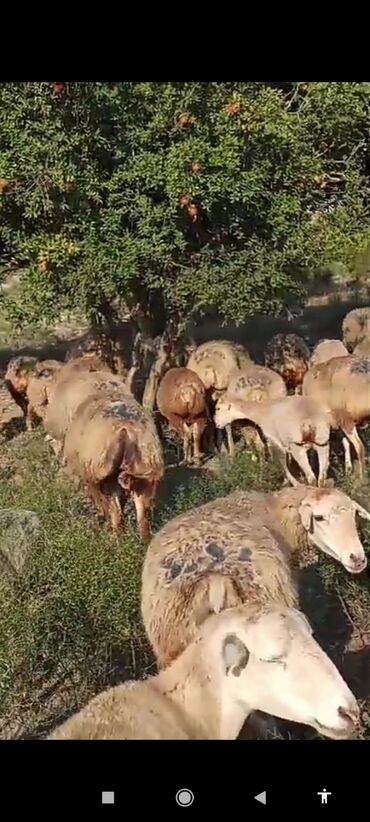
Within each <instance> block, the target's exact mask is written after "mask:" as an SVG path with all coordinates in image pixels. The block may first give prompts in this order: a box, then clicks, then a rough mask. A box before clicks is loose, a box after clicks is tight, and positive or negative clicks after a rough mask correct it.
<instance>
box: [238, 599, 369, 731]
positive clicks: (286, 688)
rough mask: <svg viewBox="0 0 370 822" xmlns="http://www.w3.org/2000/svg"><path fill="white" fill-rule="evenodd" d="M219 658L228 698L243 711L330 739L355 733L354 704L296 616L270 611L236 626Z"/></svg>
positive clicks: (290, 612)
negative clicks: (309, 729)
mask: <svg viewBox="0 0 370 822" xmlns="http://www.w3.org/2000/svg"><path fill="white" fill-rule="evenodd" d="M222 655H223V665H224V674H225V683H224V684H225V689H226V691H227V696H228V697H231V699H232V701H233V702H237V703H238V704H239V705H243V708H245V710H246V711H250V710H251V709H252V710H260V711H264V712H265V713H268V714H273V715H274V716H277V717H280V718H281V719H287V720H289V721H292V722H300V723H304V724H306V725H310V726H311V727H313V728H315V730H317V731H318V732H319V733H320V734H322V735H324V736H327V737H329V738H331V739H345V738H347V737H348V736H350V735H351V734H352V733H353V732H354V730H355V727H356V725H357V723H358V720H359V709H358V705H357V702H356V699H355V697H354V696H353V694H352V693H351V691H350V690H349V688H348V687H347V685H346V683H345V682H344V680H343V679H342V677H341V675H340V673H339V671H338V670H337V668H336V667H335V665H334V664H333V663H332V662H331V660H330V659H329V657H328V656H327V655H326V654H325V652H324V651H323V650H322V649H321V648H320V646H319V645H318V643H317V642H316V641H315V640H314V639H313V637H312V631H311V628H310V625H309V624H308V622H307V620H306V618H305V617H304V616H303V614H302V613H300V612H299V611H296V610H294V609H289V608H278V607H271V608H269V609H268V610H264V611H263V612H262V613H261V614H260V615H259V616H258V617H257V619H255V620H253V621H251V620H249V621H248V622H247V621H246V620H245V621H244V623H243V624H242V621H241V629H240V630H237V631H236V632H235V633H230V634H228V635H226V637H225V639H224V643H223V649H222Z"/></svg>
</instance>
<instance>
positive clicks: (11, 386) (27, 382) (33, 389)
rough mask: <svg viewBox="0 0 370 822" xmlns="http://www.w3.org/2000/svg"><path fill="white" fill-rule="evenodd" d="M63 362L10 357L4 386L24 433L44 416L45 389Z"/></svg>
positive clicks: (46, 392)
mask: <svg viewBox="0 0 370 822" xmlns="http://www.w3.org/2000/svg"><path fill="white" fill-rule="evenodd" d="M62 365H63V363H61V362H59V360H42V361H39V360H38V359H37V358H36V357H13V359H11V360H10V362H9V363H8V367H7V369H6V372H5V377H4V383H5V385H6V387H7V389H8V391H9V393H10V395H11V397H12V398H13V400H14V402H15V403H16V404H17V405H18V406H19V408H20V409H21V410H22V412H23V416H24V419H25V423H26V428H27V430H30V429H31V428H32V426H33V424H36V423H37V422H39V421H40V419H41V418H42V417H43V416H44V410H45V406H46V404H47V394H48V391H49V386H51V383H52V382H53V380H54V378H55V376H56V374H57V372H59V370H60V368H61V367H62Z"/></svg>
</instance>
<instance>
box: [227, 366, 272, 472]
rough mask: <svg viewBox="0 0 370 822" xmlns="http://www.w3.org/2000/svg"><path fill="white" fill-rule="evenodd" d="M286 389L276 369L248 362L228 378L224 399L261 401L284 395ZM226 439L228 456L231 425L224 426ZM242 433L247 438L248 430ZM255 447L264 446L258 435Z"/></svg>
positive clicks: (231, 454) (230, 447)
mask: <svg viewBox="0 0 370 822" xmlns="http://www.w3.org/2000/svg"><path fill="white" fill-rule="evenodd" d="M286 395H287V389H286V385H285V382H284V380H283V378H282V377H281V376H280V374H277V373H276V371H272V369H271V368H265V367H264V366H263V365H256V364H255V363H249V365H245V366H243V368H241V369H240V371H236V372H235V373H234V374H233V375H232V376H231V378H230V382H229V385H228V388H227V389H226V392H225V393H224V395H223V397H224V399H225V398H227V399H228V400H230V401H231V402H233V401H234V400H236V401H238V400H239V399H241V400H244V401H245V402H261V401H262V400H265V399H271V400H274V399H279V398H281V397H286ZM226 431H227V439H228V446H229V453H230V456H233V455H234V451H235V449H234V441H233V437H232V430H231V425H230V426H226ZM243 433H244V434H245V436H246V439H247V440H249V439H250V436H249V431H248V429H244V430H243ZM255 444H256V447H257V448H258V449H259V450H261V445H262V449H263V448H264V446H263V443H262V441H261V439H260V437H259V436H258V435H257V438H256V440H255Z"/></svg>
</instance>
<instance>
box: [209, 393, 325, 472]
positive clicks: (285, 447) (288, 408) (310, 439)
mask: <svg viewBox="0 0 370 822" xmlns="http://www.w3.org/2000/svg"><path fill="white" fill-rule="evenodd" d="M214 419H215V424H216V427H217V428H224V427H225V426H226V425H230V424H231V423H232V422H234V420H249V421H251V422H253V423H255V424H256V425H258V427H259V429H260V430H261V432H262V434H263V436H264V437H265V438H266V440H267V444H268V445H269V447H270V448H271V450H272V451H276V454H277V457H278V459H279V461H280V463H281V465H282V467H283V469H284V472H285V475H286V477H287V479H288V481H289V482H291V483H292V485H297V484H298V481H297V480H296V478H295V477H294V476H293V474H292V473H291V471H290V469H289V468H288V464H287V457H288V456H290V457H292V458H293V459H294V460H295V461H296V462H297V463H298V465H299V467H300V468H301V470H302V471H303V473H304V475H305V477H306V480H307V482H308V483H309V484H311V485H315V484H316V477H315V474H314V472H313V470H312V468H311V466H310V463H309V461H308V457H307V451H308V450H310V449H313V450H314V451H316V453H317V455H318V460H319V476H318V484H319V485H322V484H324V482H325V479H326V475H327V471H328V467H329V438H330V415H329V413H328V412H327V411H326V410H325V409H324V410H323V409H322V408H321V407H320V405H319V404H318V403H317V402H316V401H315V400H311V399H308V398H307V397H301V396H298V395H292V396H289V397H284V398H282V399H279V400H268V401H267V400H266V401H264V402H259V403H253V402H249V403H247V402H243V401H242V400H238V401H229V399H228V397H227V396H224V397H220V399H219V400H218V401H217V403H216V410H215V417H214Z"/></svg>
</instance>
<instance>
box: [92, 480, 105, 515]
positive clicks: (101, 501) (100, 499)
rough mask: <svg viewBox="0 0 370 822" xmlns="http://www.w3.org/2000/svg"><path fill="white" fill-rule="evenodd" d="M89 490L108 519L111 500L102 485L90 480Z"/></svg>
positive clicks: (99, 509) (100, 511)
mask: <svg viewBox="0 0 370 822" xmlns="http://www.w3.org/2000/svg"><path fill="white" fill-rule="evenodd" d="M87 490H88V493H89V495H90V497H91V499H92V501H93V503H94V505H95V506H96V508H97V509H98V511H99V513H100V514H101V515H102V516H103V517H104V519H108V517H109V500H108V498H107V496H106V495H105V494H103V492H102V490H101V488H100V486H99V485H96V483H94V482H89V483H88V484H87Z"/></svg>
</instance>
